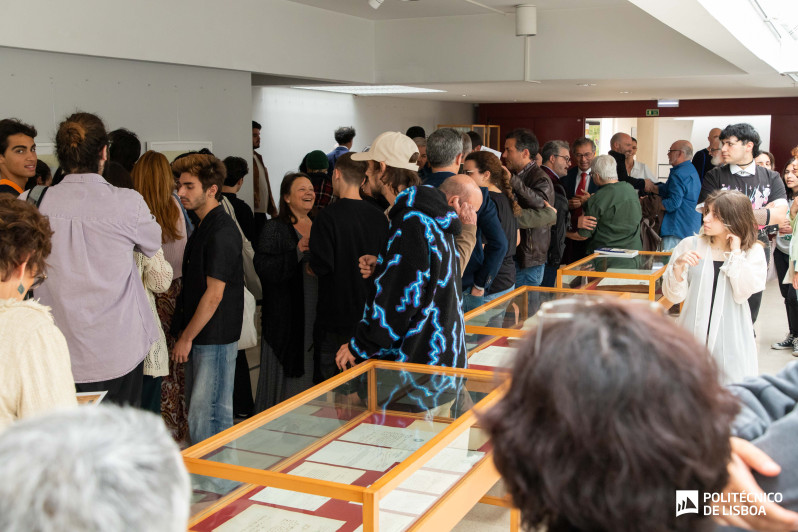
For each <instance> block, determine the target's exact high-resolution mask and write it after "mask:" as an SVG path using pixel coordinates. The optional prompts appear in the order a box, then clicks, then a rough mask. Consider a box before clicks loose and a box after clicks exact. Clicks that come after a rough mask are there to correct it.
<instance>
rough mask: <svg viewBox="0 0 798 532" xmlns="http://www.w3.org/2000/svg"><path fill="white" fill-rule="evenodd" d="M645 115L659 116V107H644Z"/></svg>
mask: <svg viewBox="0 0 798 532" xmlns="http://www.w3.org/2000/svg"><path fill="white" fill-rule="evenodd" d="M646 116H659V109H646Z"/></svg>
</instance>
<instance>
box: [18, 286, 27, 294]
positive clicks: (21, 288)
mask: <svg viewBox="0 0 798 532" xmlns="http://www.w3.org/2000/svg"><path fill="white" fill-rule="evenodd" d="M17 292H19V294H20V295H22V294H24V293H25V287H24V286H23V285H22V283H19V286H18V287H17Z"/></svg>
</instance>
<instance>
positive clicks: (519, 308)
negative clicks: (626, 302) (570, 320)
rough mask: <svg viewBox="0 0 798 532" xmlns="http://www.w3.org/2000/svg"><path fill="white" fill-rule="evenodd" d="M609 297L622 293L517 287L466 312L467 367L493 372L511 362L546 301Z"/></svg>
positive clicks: (626, 295)
mask: <svg viewBox="0 0 798 532" xmlns="http://www.w3.org/2000/svg"><path fill="white" fill-rule="evenodd" d="M569 297H570V298H573V297H576V298H584V299H592V298H601V297H613V298H623V299H628V298H629V294H628V293H625V292H618V291H615V292H610V291H604V290H595V289H593V290H582V289H571V288H544V287H539V286H521V287H519V288H516V289H515V290H513V291H512V292H510V293H508V294H505V295H504V296H502V297H500V298H497V299H494V300H493V301H489V302H488V303H485V304H484V305H482V306H479V307H477V308H475V309H474V310H472V311H470V312H468V313H466V315H465V326H466V329H465V330H466V347H467V348H468V357H469V358H468V366H469V368H471V369H478V370H486V371H496V370H498V369H502V368H507V367H509V366H510V365H511V364H512V361H513V357H514V356H515V350H516V348H517V347H518V346H519V345H520V344H521V342H522V341H523V337H524V336H526V333H527V332H528V331H529V330H530V329H532V328H533V327H534V326H535V325H536V324H537V312H538V310H539V309H540V306H541V305H542V304H543V303H545V302H547V301H554V300H557V299H563V298H569Z"/></svg>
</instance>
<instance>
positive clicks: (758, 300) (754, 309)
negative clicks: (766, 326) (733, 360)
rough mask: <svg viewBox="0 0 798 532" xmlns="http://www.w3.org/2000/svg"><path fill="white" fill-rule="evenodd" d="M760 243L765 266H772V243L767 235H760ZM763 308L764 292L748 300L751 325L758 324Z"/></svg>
mask: <svg viewBox="0 0 798 532" xmlns="http://www.w3.org/2000/svg"><path fill="white" fill-rule="evenodd" d="M759 235H760V236H759V241H760V242H762V245H763V246H764V248H765V265H767V266H770V241H769V240H768V237H767V235H764V236H763V234H762V232H761V231H760V233H759ZM761 306H762V292H757V293H756V294H753V295H752V296H751V297H749V298H748V308H750V309H751V323H752V324H754V323H756V318H757V316H759V307H761Z"/></svg>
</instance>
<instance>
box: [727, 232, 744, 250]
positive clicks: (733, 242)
mask: <svg viewBox="0 0 798 532" xmlns="http://www.w3.org/2000/svg"><path fill="white" fill-rule="evenodd" d="M726 238H728V239H729V247H731V250H732V251H740V243H741V240H740V237H739V236H737V235H734V234H731V233H729V236H727V237H726Z"/></svg>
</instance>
